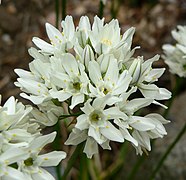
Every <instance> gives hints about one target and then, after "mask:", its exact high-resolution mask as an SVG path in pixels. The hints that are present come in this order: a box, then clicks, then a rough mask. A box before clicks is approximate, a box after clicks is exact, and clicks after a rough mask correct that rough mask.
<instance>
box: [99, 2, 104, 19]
mask: <svg viewBox="0 0 186 180" xmlns="http://www.w3.org/2000/svg"><path fill="white" fill-rule="evenodd" d="M104 7H105V5H104V4H103V1H101V0H100V2H99V17H100V18H102V17H103V11H104Z"/></svg>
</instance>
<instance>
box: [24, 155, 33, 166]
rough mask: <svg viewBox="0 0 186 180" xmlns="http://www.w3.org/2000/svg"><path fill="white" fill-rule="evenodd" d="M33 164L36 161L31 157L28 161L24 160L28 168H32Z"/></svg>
mask: <svg viewBox="0 0 186 180" xmlns="http://www.w3.org/2000/svg"><path fill="white" fill-rule="evenodd" d="M33 162H34V160H33V159H32V158H31V157H29V158H28V159H26V160H24V164H25V165H26V166H32V165H33Z"/></svg>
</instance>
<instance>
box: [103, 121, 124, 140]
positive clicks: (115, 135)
mask: <svg viewBox="0 0 186 180" xmlns="http://www.w3.org/2000/svg"><path fill="white" fill-rule="evenodd" d="M100 132H101V134H103V136H105V137H106V138H107V139H109V140H111V141H116V142H124V139H123V136H122V134H121V132H120V131H119V130H118V129H116V128H115V127H114V126H113V125H112V124H111V123H110V122H107V126H106V127H105V128H100Z"/></svg>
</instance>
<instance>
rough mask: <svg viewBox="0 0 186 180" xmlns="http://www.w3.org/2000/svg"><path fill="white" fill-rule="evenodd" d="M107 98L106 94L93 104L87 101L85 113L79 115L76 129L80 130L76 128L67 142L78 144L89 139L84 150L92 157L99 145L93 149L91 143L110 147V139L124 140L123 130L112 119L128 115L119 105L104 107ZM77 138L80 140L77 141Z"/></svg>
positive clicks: (83, 109)
mask: <svg viewBox="0 0 186 180" xmlns="http://www.w3.org/2000/svg"><path fill="white" fill-rule="evenodd" d="M107 100H108V97H106V96H105V97H104V98H97V99H95V100H94V101H93V103H92V105H91V104H90V100H89V101H87V102H86V103H85V105H84V107H83V108H81V110H82V111H83V113H84V114H82V115H80V116H78V117H77V123H76V125H75V129H78V130H74V131H73V132H72V133H71V134H70V136H69V138H68V139H67V141H66V142H65V144H67V145H69V144H73V145H77V144H79V143H81V142H82V141H84V140H86V139H87V141H86V145H85V149H84V152H85V153H87V156H88V157H92V155H93V154H94V153H96V152H97V145H96V146H94V150H92V149H91V147H92V145H91V144H94V145H95V144H99V145H101V146H102V147H103V148H104V149H110V147H109V144H108V143H109V141H110V140H111V141H116V142H123V141H124V139H123V136H122V134H121V132H120V131H119V130H118V129H117V128H116V127H115V126H114V125H113V124H112V123H111V122H110V120H114V119H116V118H126V115H125V114H124V113H122V112H121V111H120V110H119V108H117V107H110V108H108V109H104V108H105V106H106V101H107ZM77 132H78V133H77ZM77 134H78V135H77ZM77 137H79V138H77ZM80 137H81V138H80ZM76 138H77V139H79V140H78V141H77V140H76ZM93 152H94V153H93Z"/></svg>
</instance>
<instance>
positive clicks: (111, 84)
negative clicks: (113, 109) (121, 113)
mask: <svg viewBox="0 0 186 180" xmlns="http://www.w3.org/2000/svg"><path fill="white" fill-rule="evenodd" d="M105 59H106V60H109V61H108V65H106V64H105V65H106V67H105V66H104V65H103V66H101V67H100V65H99V63H98V62H96V61H91V62H89V68H88V70H89V76H90V79H91V83H90V84H89V89H90V96H91V97H104V96H105V95H107V94H110V95H111V97H110V101H109V102H108V104H110V105H112V104H114V103H116V102H118V101H120V100H121V99H120V98H119V95H121V94H122V93H124V92H126V91H127V89H128V87H129V84H130V81H131V79H132V78H131V76H130V75H129V74H128V72H127V71H123V72H122V73H121V74H120V73H119V67H118V63H117V60H116V59H114V58H113V57H112V56H111V57H110V58H109V59H107V58H105ZM103 61H104V60H103ZM103 61H102V64H104V62H103ZM103 69H105V72H103Z"/></svg>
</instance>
